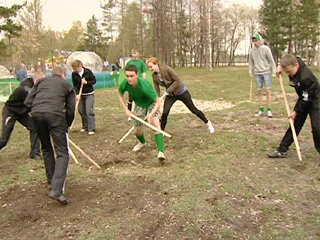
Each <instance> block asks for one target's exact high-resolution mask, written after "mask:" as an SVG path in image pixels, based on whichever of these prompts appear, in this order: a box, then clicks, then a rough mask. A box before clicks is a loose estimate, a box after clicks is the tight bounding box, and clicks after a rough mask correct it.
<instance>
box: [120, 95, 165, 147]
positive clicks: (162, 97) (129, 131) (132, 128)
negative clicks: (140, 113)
mask: <svg viewBox="0 0 320 240" xmlns="http://www.w3.org/2000/svg"><path fill="white" fill-rule="evenodd" d="M165 96H166V94H163V95H162V96H161V97H160V100H163V99H164V98H165ZM133 104H134V102H133V103H132V109H133ZM133 130H134V126H132V127H131V128H130V129H129V130H128V131H127V132H126V134H125V135H123V137H122V138H121V139H120V140H119V141H118V143H119V144H120V143H122V142H123V140H124V139H125V138H126V137H128V136H129V134H130V133H131V132H132V131H133Z"/></svg>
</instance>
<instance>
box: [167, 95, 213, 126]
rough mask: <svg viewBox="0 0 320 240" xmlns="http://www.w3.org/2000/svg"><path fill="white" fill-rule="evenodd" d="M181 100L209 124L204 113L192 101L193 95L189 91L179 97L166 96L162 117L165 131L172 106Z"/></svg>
mask: <svg viewBox="0 0 320 240" xmlns="http://www.w3.org/2000/svg"><path fill="white" fill-rule="evenodd" d="M177 100H180V101H182V102H183V103H184V105H186V106H187V108H188V109H189V110H190V111H191V112H192V113H193V114H196V115H197V116H198V117H199V118H200V119H201V120H202V121H204V122H205V123H207V122H208V119H207V118H206V117H205V115H204V114H203V112H201V111H200V110H199V109H198V108H197V107H196V106H195V105H194V104H193V101H192V99H191V95H190V93H189V91H186V92H184V93H183V94H181V95H179V96H166V100H165V101H164V106H163V113H162V116H161V129H162V130H164V129H165V127H166V125H167V119H168V116H169V112H170V109H171V107H172V105H173V104H174V103H175V102H176V101H177Z"/></svg>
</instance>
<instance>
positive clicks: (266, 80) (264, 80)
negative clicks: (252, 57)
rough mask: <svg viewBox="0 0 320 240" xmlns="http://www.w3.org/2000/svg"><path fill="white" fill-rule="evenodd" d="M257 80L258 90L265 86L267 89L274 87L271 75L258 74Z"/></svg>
mask: <svg viewBox="0 0 320 240" xmlns="http://www.w3.org/2000/svg"><path fill="white" fill-rule="evenodd" d="M255 78H256V86H257V90H261V89H262V88H263V86H264V87H265V89H271V86H272V78H271V73H267V74H256V75H255Z"/></svg>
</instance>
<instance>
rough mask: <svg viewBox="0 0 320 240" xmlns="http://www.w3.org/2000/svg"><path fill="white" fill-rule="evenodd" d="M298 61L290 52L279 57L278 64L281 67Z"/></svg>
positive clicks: (292, 64)
mask: <svg viewBox="0 0 320 240" xmlns="http://www.w3.org/2000/svg"><path fill="white" fill-rule="evenodd" d="M297 63H298V59H297V58H296V57H295V56H293V55H292V54H286V55H284V56H283V57H282V58H281V61H280V65H281V67H283V68H286V67H288V66H294V65H296V64H297Z"/></svg>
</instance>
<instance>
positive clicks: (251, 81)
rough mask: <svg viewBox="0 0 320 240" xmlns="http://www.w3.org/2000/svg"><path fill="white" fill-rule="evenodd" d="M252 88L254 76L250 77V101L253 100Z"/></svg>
mask: <svg viewBox="0 0 320 240" xmlns="http://www.w3.org/2000/svg"><path fill="white" fill-rule="evenodd" d="M252 89H253V76H251V78H250V97H249V101H250V102H252Z"/></svg>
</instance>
